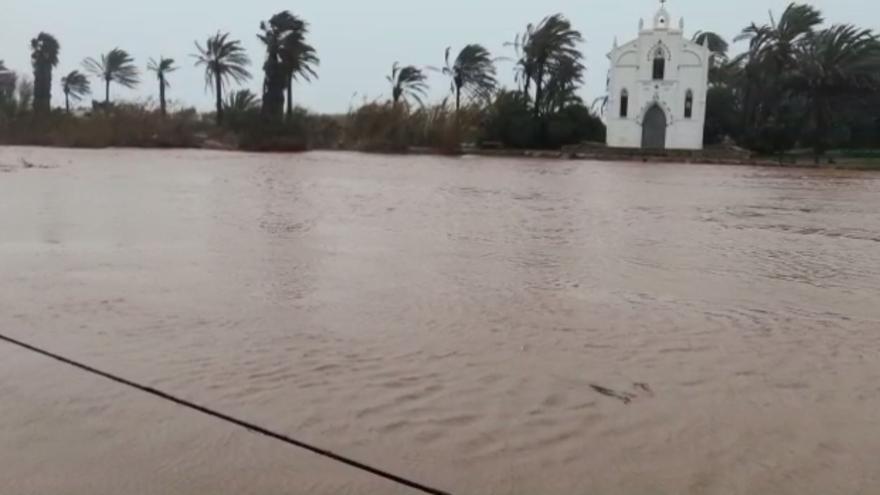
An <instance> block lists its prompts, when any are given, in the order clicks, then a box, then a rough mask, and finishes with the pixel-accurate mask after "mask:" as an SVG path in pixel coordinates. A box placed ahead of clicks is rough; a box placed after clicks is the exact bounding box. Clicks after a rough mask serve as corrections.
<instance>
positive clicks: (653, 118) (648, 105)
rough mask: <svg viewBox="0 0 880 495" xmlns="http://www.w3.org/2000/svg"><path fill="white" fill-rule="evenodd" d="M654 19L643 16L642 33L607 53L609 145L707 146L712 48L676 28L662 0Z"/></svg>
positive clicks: (640, 25)
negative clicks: (647, 24)
mask: <svg viewBox="0 0 880 495" xmlns="http://www.w3.org/2000/svg"><path fill="white" fill-rule="evenodd" d="M661 2H662V3H663V4H664V5H661V7H660V10H659V11H658V12H657V14H656V15H655V16H654V20H653V25H652V26H651V27H650V29H647V28H646V27H645V25H644V21H643V20H641V21H639V37H638V39H636V40H634V41H631V42H629V43H626V44H624V45H621V46H617V42H616V41H615V47H614V49H613V50H612V51H611V53H609V54H608V58H609V59H610V61H611V70H610V71H609V76H608V107H607V110H606V125H607V127H608V139H607V142H608V146H611V147H618V148H662V149H687V150H699V149H702V148H703V129H704V126H705V121H706V91H707V89H708V83H709V63H710V52H709V49H708V48H706V47H705V46H702V45H698V44H696V43H694V42H691V41H689V40H687V39H685V37H684V35H683V31H684V19H681V20H680V21H679V23H678V28H677V29H676V28H673V27H672V26H671V24H672V17H671V16H670V15H669V12H668V11H667V10H666V7H665V0H661Z"/></svg>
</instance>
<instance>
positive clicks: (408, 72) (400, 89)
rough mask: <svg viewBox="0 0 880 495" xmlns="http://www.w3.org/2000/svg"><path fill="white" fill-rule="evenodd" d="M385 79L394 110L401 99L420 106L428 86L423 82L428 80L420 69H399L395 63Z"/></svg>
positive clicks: (398, 65) (410, 66) (409, 67)
mask: <svg viewBox="0 0 880 495" xmlns="http://www.w3.org/2000/svg"><path fill="white" fill-rule="evenodd" d="M386 79H387V80H388V82H389V83H390V84H391V101H392V102H393V104H394V107H395V108H397V105H398V103H400V100H401V99H402V100H403V101H404V102H406V101H407V100H408V99H413V100H415V101H416V102H417V103H418V104H419V105H421V104H422V99H423V98H424V97H425V96H426V95H427V92H428V84H427V83H426V82H425V81H426V80H427V79H428V78H427V76H425V73H424V72H423V71H422V70H421V69H419V68H417V67H415V66H413V65H407V66H405V67H401V66H400V64H399V63H397V62H395V63H394V65H393V66H392V67H391V74H390V75H389V76H388V77H386Z"/></svg>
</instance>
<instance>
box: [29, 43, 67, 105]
mask: <svg viewBox="0 0 880 495" xmlns="http://www.w3.org/2000/svg"><path fill="white" fill-rule="evenodd" d="M60 51H61V45H59V44H58V40H56V39H55V37H54V36H52V35H51V34H48V33H40V34H39V35H37V37H36V38H34V39H32V40H31V64H32V65H33V67H34V111H35V112H37V113H48V112H49V110H50V109H51V107H52V69H53V68H54V67H55V66H57V65H58V54H59V52H60Z"/></svg>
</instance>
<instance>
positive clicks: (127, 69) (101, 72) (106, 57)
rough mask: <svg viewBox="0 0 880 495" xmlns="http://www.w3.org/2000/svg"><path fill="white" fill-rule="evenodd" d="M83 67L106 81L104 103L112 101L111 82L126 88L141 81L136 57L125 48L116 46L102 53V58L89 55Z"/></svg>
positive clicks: (132, 86)
mask: <svg viewBox="0 0 880 495" xmlns="http://www.w3.org/2000/svg"><path fill="white" fill-rule="evenodd" d="M83 67H84V68H85V70H86V71H87V72H90V73H92V74H94V75H95V76H97V77H98V78H100V79H101V80H103V81H104V104H105V105H106V104H109V103H110V83H113V82H115V83H117V84H119V85H120V86H123V87H125V88H129V89H131V88H134V87H136V86H137V85H138V84H139V83H140V79H139V75H140V74H139V72H138V69H137V67H136V66H135V65H134V59H133V58H131V55H129V54H128V52H126V51H125V50H121V49H119V48H114V49H112V50H110V51H109V52H107V53H106V54H103V55H101V60H96V59H94V58H92V57H89V58H87V59H85V60H84V61H83Z"/></svg>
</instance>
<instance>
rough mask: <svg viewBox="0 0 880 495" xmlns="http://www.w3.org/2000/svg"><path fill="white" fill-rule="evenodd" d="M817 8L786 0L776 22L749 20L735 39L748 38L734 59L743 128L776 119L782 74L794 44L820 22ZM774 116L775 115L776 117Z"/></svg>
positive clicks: (791, 62)
mask: <svg viewBox="0 0 880 495" xmlns="http://www.w3.org/2000/svg"><path fill="white" fill-rule="evenodd" d="M822 21H823V18H822V14H821V12H819V11H818V10H817V9H815V8H814V7H812V6H809V5H798V4H795V3H792V4H789V5H788V7H787V8H786V9H785V12H783V13H782V16H781V17H780V18H779V21H778V22H777V21H776V19H775V18H774V17H773V14H772V13H771V14H770V22H769V24H763V25H757V24H755V23H752V24H751V25H750V26H748V27H746V28H745V29H743V31H742V33H741V34H740V35H739V36H737V37H736V39H735V41H743V40H745V41H748V42H749V49H748V51H746V52H745V53H743V54H742V55H740V56H739V57H737V58H736V59H734V61H733V63H734V64H735V65H741V66H743V78H744V89H743V93H744V95H743V100H744V101H743V106H744V112H743V116H744V118H745V127H746V128H759V127H761V126H762V125H763V123H764V122H767V121H769V120H770V119H777V117H778V114H779V112H780V109H781V108H783V107H784V105H780V102H781V101H782V100H783V92H784V89H785V85H784V84H783V81H782V78H783V77H787V75H788V74H789V73H790V72H791V70H792V69H793V66H794V64H795V59H794V54H795V49H796V47H797V45H798V44H799V43H800V42H802V41H803V39H804V38H805V37H807V36H809V35H810V34H811V33H812V32H813V30H814V29H815V27H816V26H818V25H820V24H822ZM777 120H778V119H777Z"/></svg>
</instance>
